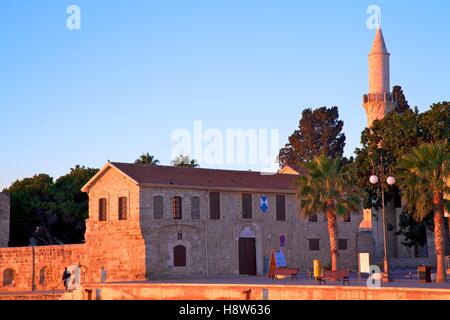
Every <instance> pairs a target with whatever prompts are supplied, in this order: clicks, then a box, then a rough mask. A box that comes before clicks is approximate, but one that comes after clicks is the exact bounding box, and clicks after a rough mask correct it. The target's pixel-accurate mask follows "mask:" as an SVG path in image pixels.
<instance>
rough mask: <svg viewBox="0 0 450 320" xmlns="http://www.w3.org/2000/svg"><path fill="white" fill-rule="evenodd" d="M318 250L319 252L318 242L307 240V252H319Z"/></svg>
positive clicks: (316, 240)
mask: <svg viewBox="0 0 450 320" xmlns="http://www.w3.org/2000/svg"><path fill="white" fill-rule="evenodd" d="M319 250H320V240H319V239H309V251H319Z"/></svg>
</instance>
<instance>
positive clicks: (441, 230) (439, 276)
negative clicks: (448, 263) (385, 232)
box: [399, 142, 450, 283]
mask: <svg viewBox="0 0 450 320" xmlns="http://www.w3.org/2000/svg"><path fill="white" fill-rule="evenodd" d="M399 169H400V174H399V179H400V182H399V184H400V189H401V190H402V198H403V202H404V206H405V208H406V210H407V211H408V212H412V213H413V217H414V218H415V219H416V220H418V221H422V220H424V219H425V218H426V217H427V216H428V215H434V216H433V219H434V239H435V240H434V241H435V247H436V260H437V261H436V267H437V273H436V282H437V283H443V282H445V281H446V277H445V266H444V264H445V261H444V256H445V222H444V208H445V207H447V208H449V207H450V201H448V200H445V199H444V192H448V191H449V186H448V185H447V184H446V179H447V178H448V177H449V176H450V154H449V152H448V151H447V144H446V143H445V142H440V143H435V144H422V145H420V146H419V147H417V148H414V149H413V150H412V151H411V153H410V154H408V155H406V156H405V157H404V158H403V159H402V160H401V161H400V163H399Z"/></svg>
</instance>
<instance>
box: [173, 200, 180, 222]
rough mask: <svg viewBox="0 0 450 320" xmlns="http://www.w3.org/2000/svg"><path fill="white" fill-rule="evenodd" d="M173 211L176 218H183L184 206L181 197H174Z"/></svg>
mask: <svg viewBox="0 0 450 320" xmlns="http://www.w3.org/2000/svg"><path fill="white" fill-rule="evenodd" d="M172 213H173V218H174V219H175V220H181V219H182V207H181V197H173V200H172Z"/></svg>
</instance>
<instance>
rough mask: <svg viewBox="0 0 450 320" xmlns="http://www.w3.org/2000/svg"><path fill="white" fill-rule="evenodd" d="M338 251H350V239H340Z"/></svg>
mask: <svg viewBox="0 0 450 320" xmlns="http://www.w3.org/2000/svg"><path fill="white" fill-rule="evenodd" d="M338 250H342V251H345V250H348V239H339V240H338Z"/></svg>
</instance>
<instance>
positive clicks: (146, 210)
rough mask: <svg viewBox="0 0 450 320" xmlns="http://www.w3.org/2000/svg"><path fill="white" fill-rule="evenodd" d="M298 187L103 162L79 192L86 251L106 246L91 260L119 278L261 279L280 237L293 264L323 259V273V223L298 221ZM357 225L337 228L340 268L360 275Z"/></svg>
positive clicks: (320, 219) (289, 180)
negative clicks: (85, 198) (85, 209)
mask: <svg viewBox="0 0 450 320" xmlns="http://www.w3.org/2000/svg"><path fill="white" fill-rule="evenodd" d="M295 178H296V175H288V174H275V175H262V174H260V173H259V172H250V171H228V170H212V169H199V168H177V167H165V166H145V165H136V164H125V163H107V164H106V165H105V166H104V167H103V168H102V170H100V172H99V173H98V174H97V175H96V176H95V177H94V178H92V180H91V181H90V182H89V183H87V184H86V186H85V187H84V188H83V191H85V192H87V193H88V194H89V219H88V221H87V232H86V245H87V246H88V248H89V247H101V246H102V247H104V249H105V251H104V252H103V253H102V254H97V257H95V258H94V259H99V257H101V259H102V260H103V261H102V263H103V266H104V267H105V268H106V270H109V271H108V272H109V273H111V274H113V277H114V278H115V279H121V278H124V277H125V278H126V277H128V276H129V275H130V273H132V274H133V275H134V276H135V277H137V278H139V277H144V276H146V277H149V278H153V279H155V278H173V277H205V276H228V275H239V274H250V275H257V274H258V275H263V274H265V273H266V272H267V268H268V262H269V257H270V253H271V251H272V249H277V250H279V249H280V238H282V237H283V238H284V241H283V242H284V244H282V245H284V249H283V250H284V253H285V256H286V259H287V263H288V264H289V265H291V266H293V267H298V268H300V269H302V270H305V269H306V268H311V265H312V260H313V259H320V260H322V261H323V263H324V265H325V266H326V265H328V264H329V263H330V261H329V260H330V258H329V257H330V254H329V241H328V232H327V228H326V221H325V218H324V215H322V214H319V215H318V216H317V217H313V218H311V219H303V218H300V217H299V215H298V209H299V208H298V204H297V200H296V196H295V189H294V180H295ZM360 217H361V215H359V214H354V215H350V216H349V217H348V218H346V219H341V220H340V221H339V223H338V235H339V249H340V251H339V252H340V262H341V265H342V267H348V268H355V266H356V263H357V261H356V255H355V250H356V234H357V230H358V227H359V223H360V221H361V218H360ZM112 235H114V236H113V237H112ZM116 242H117V243H116ZM106 243H108V245H107V246H105V244H106ZM117 251H120V253H119V252H117ZM118 260H120V261H118ZM130 261H132V262H133V263H132V266H131V265H130V266H128V267H127V266H126V265H127V264H130V263H129V262H130ZM116 268H117V270H115V269H116ZM119 270H123V273H124V274H123V275H122V274H121V272H120V271H119Z"/></svg>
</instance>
